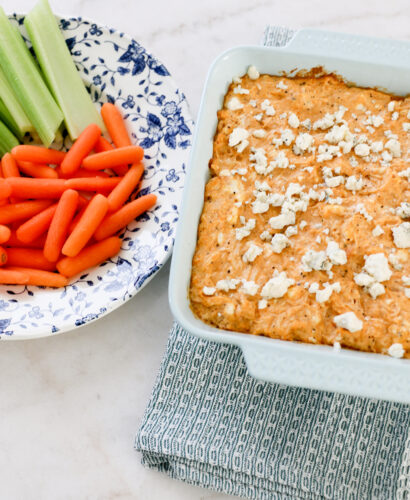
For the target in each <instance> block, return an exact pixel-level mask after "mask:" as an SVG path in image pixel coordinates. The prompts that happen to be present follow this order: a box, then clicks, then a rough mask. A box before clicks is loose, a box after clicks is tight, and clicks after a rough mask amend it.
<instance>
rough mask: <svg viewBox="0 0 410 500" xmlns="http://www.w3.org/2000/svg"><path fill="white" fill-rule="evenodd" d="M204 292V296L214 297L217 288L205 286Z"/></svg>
mask: <svg viewBox="0 0 410 500" xmlns="http://www.w3.org/2000/svg"><path fill="white" fill-rule="evenodd" d="M202 292H203V294H204V295H214V293H215V292H216V288H214V287H212V286H204V287H203V289H202Z"/></svg>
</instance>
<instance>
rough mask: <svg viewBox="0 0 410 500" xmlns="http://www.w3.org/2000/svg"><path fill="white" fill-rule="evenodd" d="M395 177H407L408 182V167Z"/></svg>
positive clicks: (409, 171) (409, 178)
mask: <svg viewBox="0 0 410 500" xmlns="http://www.w3.org/2000/svg"><path fill="white" fill-rule="evenodd" d="M397 175H398V176H399V177H407V180H408V181H409V182H410V167H409V168H406V170H402V171H401V172H399V173H398V174H397Z"/></svg>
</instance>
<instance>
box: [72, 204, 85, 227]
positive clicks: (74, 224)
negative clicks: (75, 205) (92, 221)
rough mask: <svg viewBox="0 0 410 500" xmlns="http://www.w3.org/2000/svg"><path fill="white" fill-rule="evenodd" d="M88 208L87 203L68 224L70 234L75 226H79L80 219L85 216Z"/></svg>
mask: <svg viewBox="0 0 410 500" xmlns="http://www.w3.org/2000/svg"><path fill="white" fill-rule="evenodd" d="M86 208H87V205H85V206H84V207H83V208H82V209H81V210H80V211H79V212H78V213H77V215H76V216H75V217H74V219H73V220H72V221H71V222H70V225H69V226H68V234H71V233H72V232H73V231H74V228H75V227H76V226H77V224H78V222H79V220H80V219H81V217H82V216H83V214H84V212H85V209H86Z"/></svg>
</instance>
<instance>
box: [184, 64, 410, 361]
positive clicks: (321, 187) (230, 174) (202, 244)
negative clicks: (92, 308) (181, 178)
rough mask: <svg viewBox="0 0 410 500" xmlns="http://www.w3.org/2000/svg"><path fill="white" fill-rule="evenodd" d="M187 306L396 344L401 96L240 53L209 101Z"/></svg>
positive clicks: (408, 323) (307, 334)
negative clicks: (249, 61) (239, 63)
mask: <svg viewBox="0 0 410 500" xmlns="http://www.w3.org/2000/svg"><path fill="white" fill-rule="evenodd" d="M210 173H211V178H210V180H209V181H208V183H207V185H206V189H205V200H204V206H203V212H202V216H201V219H200V224H199V228H198V242H197V247H196V251H195V254H194V257H193V263H192V277H191V286H190V291H189V295H190V301H191V308H192V310H193V312H194V314H195V315H196V316H197V317H198V318H200V319H201V320H202V321H204V322H206V323H208V324H210V325H213V326H215V327H217V328H221V329H226V330H232V331H238V332H244V333H248V334H253V335H265V336H268V337H272V338H277V339H283V340H291V341H301V342H309V343H313V344H328V345H334V346H335V347H339V346H340V345H341V346H344V347H348V348H352V349H358V350H361V351H369V352H377V353H383V354H389V355H391V356H393V357H396V358H401V357H404V358H410V307H409V305H410V259H409V248H410V190H409V180H410V98H405V99H403V98H399V97H396V96H391V95H388V94H386V93H383V92H380V91H377V90H373V89H363V88H357V87H354V86H348V85H347V84H346V83H344V82H343V81H342V80H341V79H340V78H338V77H336V76H334V75H330V76H329V75H327V76H320V77H315V76H306V77H295V78H285V77H276V76H270V75H259V74H258V72H257V70H256V68H253V67H251V68H250V69H249V71H248V74H246V75H244V76H243V77H241V78H236V79H235V80H234V82H233V83H232V84H231V85H230V87H229V89H228V92H227V94H226V96H225V100H224V106H223V109H221V110H220V111H219V112H218V126H217V131H216V134H215V138H214V148H213V157H212V159H211V161H210Z"/></svg>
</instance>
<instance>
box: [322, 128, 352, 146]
mask: <svg viewBox="0 0 410 500" xmlns="http://www.w3.org/2000/svg"><path fill="white" fill-rule="evenodd" d="M346 135H348V136H349V138H350V136H351V134H350V132H349V128H348V127H347V125H345V124H342V125H333V127H332V128H331V129H330V130H329V132H328V133H327V134H326V135H325V141H327V142H329V143H330V144H339V142H341V141H342V140H343V139H345V137H346Z"/></svg>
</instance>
